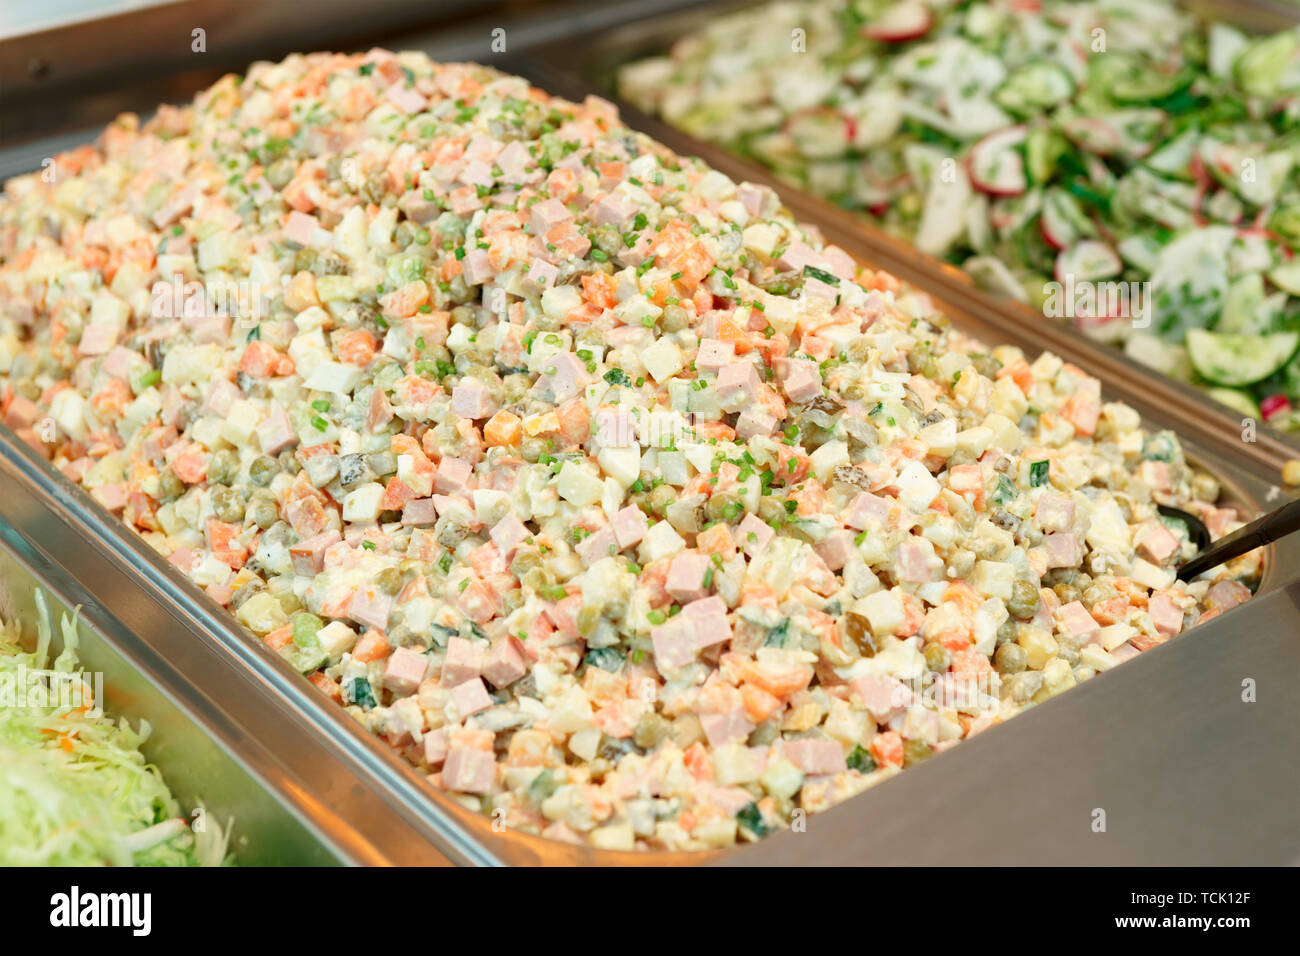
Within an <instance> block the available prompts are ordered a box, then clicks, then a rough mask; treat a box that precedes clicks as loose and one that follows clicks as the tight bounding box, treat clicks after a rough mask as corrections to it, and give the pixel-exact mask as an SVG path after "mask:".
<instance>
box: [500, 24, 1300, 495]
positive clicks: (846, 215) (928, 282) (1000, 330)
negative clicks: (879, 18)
mask: <svg viewBox="0 0 1300 956" xmlns="http://www.w3.org/2000/svg"><path fill="white" fill-rule="evenodd" d="M762 2H765V0H739V2H737V0H724V2H720V3H704V4H697V5H694V6H692V7H690V8H688V9H680V4H674V3H669V2H667V0H646V2H640V3H637V4H635V5H634V10H635V13H634V15H633V17H632V18H631V19H629V20H628V22H626V23H623V24H620V25H618V26H616V27H612V28H606V29H598V30H594V31H591V32H588V33H585V34H581V35H578V36H570V37H566V38H565V39H563V40H558V41H554V42H551V43H542V44H538V45H536V46H534V47H532V48H530V49H529V50H527V51H525V52H524V53H523V54H522V56H521V58H520V59H519V60H517V61H516V62H514V63H512V64H511V68H513V69H514V70H515V71H516V72H519V73H521V74H523V75H525V76H527V77H529V78H530V79H532V80H533V81H534V82H535V83H536V84H537V85H538V86H540V87H542V88H543V89H545V90H547V91H548V92H550V93H554V94H557V95H560V96H564V97H566V98H569V99H579V100H580V99H581V98H582V97H583V96H585V95H587V94H594V95H597V96H600V97H602V98H604V99H607V100H609V101H610V102H612V103H614V104H615V105H616V106H617V107H618V109H619V113H620V114H621V115H622V118H623V121H624V122H626V123H627V124H628V125H629V126H631V127H633V128H634V129H638V130H641V131H642V132H644V133H648V134H649V135H650V136H652V137H654V138H655V139H657V140H658V141H659V142H661V143H663V144H664V145H666V146H668V147H670V148H671V149H673V150H674V151H675V152H678V153H681V154H682V155H685V156H698V157H700V158H701V159H703V160H704V161H705V162H707V163H708V164H709V165H710V166H712V167H713V168H714V169H718V170H721V171H722V172H724V173H726V174H727V175H728V176H730V177H731V178H732V179H734V180H736V181H737V182H740V181H744V180H748V181H750V182H755V183H763V184H766V185H768V186H771V187H772V188H773V189H775V190H776V191H777V193H778V194H779V195H780V196H781V199H782V201H783V202H785V204H786V206H787V207H788V208H789V209H790V210H791V211H792V212H793V213H794V214H795V216H796V218H798V219H799V220H800V221H807V222H812V223H813V224H815V225H816V226H818V227H819V228H820V229H821V231H822V233H823V235H824V236H825V237H826V238H827V239H828V240H829V241H830V242H833V243H835V244H836V245H838V246H841V247H842V248H844V250H845V251H847V252H848V253H849V254H850V255H852V256H854V258H856V259H858V260H859V261H860V262H862V263H863V264H865V265H869V266H871V267H873V268H880V269H884V270H885V271H887V272H891V273H893V274H894V275H896V276H898V277H899V278H900V279H902V280H904V281H905V282H908V283H910V284H911V285H913V286H916V287H918V288H920V289H922V290H924V291H926V292H928V293H929V294H930V295H931V297H932V298H933V299H934V300H935V302H936V304H937V305H938V306H939V308H940V311H942V312H945V313H947V314H948V315H949V316H950V317H951V318H953V319H954V320H958V319H959V318H963V317H966V318H969V319H973V320H975V322H976V323H977V324H980V325H983V326H985V327H987V329H988V333H987V336H986V338H985V341H986V342H987V343H989V344H991V345H994V344H999V343H1010V344H1015V345H1019V346H1022V347H1024V348H1026V349H1031V350H1033V351H1042V350H1050V351H1052V352H1055V353H1056V354H1057V355H1059V356H1061V357H1062V358H1066V359H1068V360H1069V361H1072V362H1074V363H1075V364H1076V365H1079V366H1080V367H1082V368H1084V369H1087V370H1088V371H1089V372H1091V373H1092V374H1094V375H1096V376H1097V377H1098V378H1100V379H1102V381H1103V382H1104V383H1105V384H1106V386H1107V394H1108V395H1109V396H1110V397H1111V398H1112V399H1119V400H1121V401H1124V402H1127V403H1128V404H1130V405H1132V406H1133V407H1135V408H1137V409H1138V410H1139V411H1141V412H1142V413H1143V417H1144V418H1146V419H1147V420H1148V421H1150V422H1152V423H1156V424H1159V425H1160V426H1162V427H1167V428H1174V429H1175V430H1179V431H1180V433H1181V430H1182V429H1184V428H1186V427H1188V425H1190V424H1191V423H1196V425H1197V426H1198V427H1199V431H1200V434H1201V437H1202V440H1203V441H1204V442H1205V443H1207V444H1210V445H1214V446H1215V447H1217V448H1218V449H1219V451H1220V452H1221V453H1222V454H1224V455H1225V457H1228V458H1230V459H1240V460H1242V461H1243V462H1245V463H1247V464H1248V466H1249V467H1252V468H1254V469H1255V470H1257V471H1258V472H1259V473H1260V474H1270V475H1273V476H1274V477H1273V479H1272V480H1274V481H1276V480H1277V477H1276V476H1278V475H1279V473H1280V471H1281V468H1282V465H1283V464H1284V463H1285V462H1286V461H1288V460H1290V459H1294V458H1300V434H1288V433H1284V432H1281V431H1278V430H1276V429H1270V428H1268V427H1267V426H1265V425H1264V424H1263V423H1262V422H1261V423H1258V425H1257V427H1255V428H1254V434H1255V437H1254V440H1253V441H1243V439H1242V435H1243V429H1244V428H1245V425H1244V423H1243V420H1242V416H1241V415H1240V413H1238V412H1234V411H1233V410H1231V409H1229V408H1227V407H1226V406H1224V405H1220V404H1219V403H1217V402H1215V401H1214V400H1213V399H1211V398H1209V397H1208V396H1207V395H1206V394H1205V393H1204V392H1202V391H1200V390H1198V389H1196V388H1194V387H1192V386H1190V385H1187V384H1184V383H1182V382H1178V381H1175V380H1174V379H1172V378H1169V377H1168V376H1165V375H1162V374H1161V373H1159V372H1156V371H1154V370H1152V369H1149V368H1146V367H1144V366H1142V365H1139V364H1138V363H1136V362H1134V361H1133V360H1131V359H1129V358H1128V357H1127V356H1125V355H1124V354H1123V353H1122V352H1121V351H1120V350H1119V349H1116V348H1112V347H1110V346H1107V345H1104V344H1102V343H1100V342H1095V341H1093V340H1091V339H1088V338H1087V337H1086V336H1085V335H1084V334H1083V333H1081V332H1079V331H1076V330H1074V329H1071V328H1070V327H1069V326H1067V325H1066V324H1065V323H1062V322H1059V321H1057V320H1053V319H1049V318H1047V317H1045V316H1044V315H1043V314H1042V313H1040V312H1036V311H1034V310H1033V309H1031V308H1029V307H1028V306H1027V305H1023V304H1021V303H1018V302H1014V301H1012V300H1010V299H1006V298H1002V297H998V296H995V295H992V294H990V293H988V292H985V291H983V290H980V289H978V288H976V286H975V284H974V282H973V281H972V279H971V278H970V276H968V275H967V274H966V273H965V272H963V271H962V270H961V269H960V268H958V267H957V266H954V265H951V264H949V263H946V262H943V261H942V260H940V259H938V258H935V257H933V256H930V255H927V254H925V253H922V252H920V251H918V250H917V249H915V248H914V247H913V246H911V245H910V244H909V243H907V242H906V241H904V240H902V239H899V238H897V237H895V236H891V235H889V234H888V233H886V232H885V231H884V230H882V229H880V228H879V227H878V226H876V225H875V224H874V223H872V222H871V221H870V220H869V219H868V218H867V217H866V216H864V215H860V214H858V213H855V212H851V211H849V210H847V209H845V208H843V207H841V206H838V205H836V204H835V203H832V202H830V201H828V200H825V199H820V198H818V197H816V196H813V195H812V194H810V193H807V192H804V191H803V190H802V189H800V188H799V187H797V186H793V185H791V184H789V183H786V182H784V181H783V180H781V179H780V178H778V177H777V176H776V175H775V174H774V173H773V172H772V171H771V170H769V169H767V168H766V167H764V166H761V165H759V164H758V163H756V162H753V161H751V160H748V159H745V158H743V157H740V156H737V155H736V154H734V153H731V152H728V151H727V150H725V149H722V148H721V147H719V146H715V145H713V144H712V143H708V142H705V141H704V140H701V139H699V138H697V137H695V136H692V135H690V134H688V133H684V132H682V131H681V130H679V129H677V128H676V127H674V126H670V125H668V124H667V123H665V122H663V121H662V120H660V119H658V118H657V117H654V116H652V115H650V114H647V113H645V112H643V111H642V110H639V109H637V108H636V107H634V106H632V105H631V104H630V103H628V102H626V101H625V100H623V99H622V98H621V97H620V96H619V95H618V92H617V83H616V74H617V72H618V70H619V68H620V67H621V66H623V65H624V64H627V63H630V62H632V61H633V60H637V59H640V58H642V57H645V56H650V55H653V54H657V53H663V52H665V51H666V50H667V49H668V48H669V47H670V46H671V45H672V43H673V42H674V41H675V40H677V39H679V38H681V37H683V36H686V35H688V34H690V33H691V32H692V31H693V30H695V29H696V28H698V27H699V26H701V25H702V24H703V23H705V22H707V21H708V20H710V19H712V18H714V17H717V16H720V15H722V14H725V13H727V12H729V11H734V10H739V9H742V8H745V7H751V6H755V5H756V4H758V3H762ZM1182 5H1183V6H1185V7H1187V8H1189V9H1192V10H1194V11H1196V12H1198V13H1201V14H1203V15H1205V16H1208V17H1210V18H1211V19H1219V20H1223V21H1226V22H1229V23H1232V24H1233V25H1235V26H1238V27H1240V28H1242V29H1246V30H1250V31H1253V32H1263V31H1268V30H1278V29H1282V28H1285V27H1289V26H1295V25H1296V24H1298V23H1300V7H1288V6H1285V5H1279V4H1276V3H1270V2H1262V0H1261V2H1255V0H1247V2H1227V0H1185V2H1184V3H1183V4H1182Z"/></svg>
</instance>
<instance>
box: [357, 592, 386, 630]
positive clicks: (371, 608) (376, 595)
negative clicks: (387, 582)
mask: <svg viewBox="0 0 1300 956" xmlns="http://www.w3.org/2000/svg"><path fill="white" fill-rule="evenodd" d="M392 608H393V599H392V598H391V597H389V596H388V595H387V594H385V593H384V592H383V591H380V590H379V589H378V588H376V587H374V586H372V585H366V586H365V587H361V588H358V589H357V591H356V593H355V594H353V595H352V600H351V601H349V602H348V617H349V618H351V619H352V620H354V621H356V622H357V623H358V624H364V625H366V626H367V627H373V628H374V629H375V630H377V631H382V630H385V629H386V628H387V627H388V616H389V614H390V613H391V611H392Z"/></svg>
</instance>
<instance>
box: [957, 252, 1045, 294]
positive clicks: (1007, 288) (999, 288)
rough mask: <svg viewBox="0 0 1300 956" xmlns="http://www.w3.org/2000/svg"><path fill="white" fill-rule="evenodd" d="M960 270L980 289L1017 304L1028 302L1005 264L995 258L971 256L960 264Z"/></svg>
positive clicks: (1023, 291) (1021, 288)
mask: <svg viewBox="0 0 1300 956" xmlns="http://www.w3.org/2000/svg"><path fill="white" fill-rule="evenodd" d="M962 268H963V269H965V270H966V272H967V274H968V275H969V276H970V277H971V278H972V279H974V280H975V284H976V285H977V286H979V287H980V288H981V289H985V290H987V291H989V292H996V293H998V294H1000V295H1005V296H1007V297H1008V298H1012V299H1016V300H1017V301H1019V302H1028V301H1029V295H1028V294H1027V293H1026V292H1025V290H1024V288H1023V287H1022V286H1021V285H1020V283H1019V282H1018V281H1016V277H1015V276H1014V275H1012V273H1011V270H1010V269H1008V268H1007V265H1006V263H1005V262H1003V261H1002V260H1001V259H999V258H997V257H996V256H971V257H970V258H969V259H967V260H966V261H965V262H963V263H962Z"/></svg>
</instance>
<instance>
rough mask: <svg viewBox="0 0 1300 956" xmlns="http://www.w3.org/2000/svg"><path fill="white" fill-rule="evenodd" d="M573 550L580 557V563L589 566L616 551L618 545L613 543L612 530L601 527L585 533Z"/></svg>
mask: <svg viewBox="0 0 1300 956" xmlns="http://www.w3.org/2000/svg"><path fill="white" fill-rule="evenodd" d="M574 550H575V551H577V552H578V557H580V558H582V563H583V564H584V565H585V566H587V567H591V566H592V565H593V564H595V563H596V562H597V561H599V560H601V559H602V558H608V557H609V556H610V555H611V554H617V553H618V547H617V545H616V544H615V543H614V532H613V531H611V530H610V529H609V528H602V529H601V530H599V531H597V532H596V533H595V534H589V535H587V537H585V538H583V539H582V540H581V541H579V542H578V545H577V547H576V548H574Z"/></svg>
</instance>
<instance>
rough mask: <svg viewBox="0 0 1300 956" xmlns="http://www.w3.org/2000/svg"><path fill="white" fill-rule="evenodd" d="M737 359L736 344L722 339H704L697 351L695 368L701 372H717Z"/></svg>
mask: <svg viewBox="0 0 1300 956" xmlns="http://www.w3.org/2000/svg"><path fill="white" fill-rule="evenodd" d="M735 359H736V346H735V344H734V343H732V342H724V341H723V340H722V339H704V340H703V341H702V342H700V348H699V351H698V352H696V353H695V368H696V370H697V371H701V372H712V373H713V374H715V375H716V374H717V373H718V372H720V371H722V369H723V368H725V367H726V366H728V365H730V364H731V363H732V362H734V361H735Z"/></svg>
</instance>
